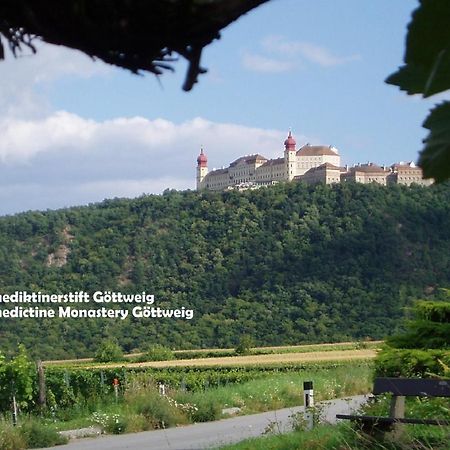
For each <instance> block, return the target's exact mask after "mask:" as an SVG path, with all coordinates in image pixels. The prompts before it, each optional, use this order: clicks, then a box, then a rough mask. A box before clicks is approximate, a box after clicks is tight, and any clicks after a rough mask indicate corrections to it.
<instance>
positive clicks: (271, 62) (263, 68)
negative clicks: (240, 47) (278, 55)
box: [242, 52, 296, 73]
mask: <svg viewBox="0 0 450 450" xmlns="http://www.w3.org/2000/svg"><path fill="white" fill-rule="evenodd" d="M242 64H243V66H244V67H245V68H246V69H249V70H253V71H255V72H266V73H282V72H290V71H292V70H294V69H295V68H296V64H295V63H292V62H291V61H283V60H280V59H275V58H268V57H266V56H261V55H256V54H253V53H248V52H245V53H243V55H242Z"/></svg>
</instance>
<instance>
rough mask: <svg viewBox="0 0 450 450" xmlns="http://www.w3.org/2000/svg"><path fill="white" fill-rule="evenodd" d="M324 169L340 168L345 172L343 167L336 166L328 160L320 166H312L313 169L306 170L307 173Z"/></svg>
mask: <svg viewBox="0 0 450 450" xmlns="http://www.w3.org/2000/svg"><path fill="white" fill-rule="evenodd" d="M323 169H331V170H339V171H340V172H343V171H344V170H345V169H343V168H342V167H338V166H335V165H334V164H331V163H329V162H326V163H323V164H321V165H320V166H317V167H312V168H311V169H309V170H307V171H306V172H305V174H307V173H313V172H317V171H319V170H323Z"/></svg>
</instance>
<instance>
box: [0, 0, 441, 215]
mask: <svg viewBox="0 0 450 450" xmlns="http://www.w3.org/2000/svg"><path fill="white" fill-rule="evenodd" d="M417 4H418V2H417V0H378V1H376V2H369V1H361V0H315V1H312V0H272V1H270V2H269V3H268V4H266V5H263V6H261V7H259V8H257V9H255V10H254V11H252V12H250V13H249V14H248V15H246V16H244V17H242V18H241V19H240V20H238V21H237V22H236V23H234V24H232V25H230V26H229V27H228V28H226V29H225V30H223V32H222V38H221V39H220V40H218V41H215V42H214V43H212V44H211V45H210V46H208V47H207V48H206V49H205V51H204V53H203V57H202V64H203V65H204V66H205V67H206V68H208V73H207V74H206V75H203V76H201V77H200V82H199V83H198V84H197V85H195V87H194V89H193V91H191V92H190V93H185V92H183V91H182V89H181V86H182V83H183V79H184V74H185V70H186V64H185V62H184V61H182V60H180V61H179V62H177V63H176V64H175V69H176V72H175V73H174V74H172V73H167V74H165V75H163V76H162V77H161V78H160V79H159V80H158V79H156V77H154V76H153V75H151V74H149V75H145V76H142V77H139V76H135V75H132V74H130V73H128V72H126V71H123V70H119V69H115V68H112V67H111V66H107V65H105V64H103V63H101V62H99V61H95V62H94V61H92V60H90V59H89V58H87V57H86V56H84V55H82V54H80V53H79V52H75V51H72V50H68V49H64V48H61V47H54V46H48V45H41V46H40V50H39V52H38V55H36V56H23V57H21V58H20V59H17V60H15V59H14V58H13V57H12V56H11V55H7V60H6V61H2V62H0V77H1V79H2V84H1V86H0V113H1V114H0V134H1V136H2V138H1V139H0V214H11V213H15V212H19V211H24V210H28V209H47V208H51V209H54V208H59V207H64V206H70V205H79V204H87V203H90V202H95V201H101V200H103V199H104V198H111V197H133V196H138V195H141V194H142V193H159V192H162V191H163V190H164V189H166V188H175V189H188V188H193V187H194V185H195V159H196V157H197V154H198V152H199V148H200V146H201V145H203V146H204V148H205V151H206V153H207V155H208V158H209V167H210V168H211V169H212V168H217V167H221V166H226V165H228V164H229V162H231V161H232V160H233V159H234V158H236V157H238V156H240V155H243V154H250V153H256V152H258V153H262V154H263V155H265V156H267V157H276V156H279V155H281V153H282V151H283V140H284V138H285V136H286V135H287V132H288V129H289V128H292V131H293V134H294V136H295V138H296V140H297V144H298V145H302V144H304V143H306V142H311V143H317V144H324V145H334V146H335V147H337V148H338V149H339V151H340V154H341V157H342V162H343V163H344V164H346V163H347V164H354V163H357V162H367V161H373V162H377V163H379V164H392V163H394V162H397V161H400V160H408V161H410V160H417V156H418V151H419V150H420V148H421V141H422V139H423V138H424V137H425V134H426V133H425V130H424V129H423V128H422V127H421V124H422V122H423V120H424V118H425V116H426V114H427V111H428V110H429V109H430V107H431V106H432V105H433V103H434V102H435V101H436V99H433V98H432V99H431V101H430V100H427V101H424V100H422V99H420V98H416V97H408V96H406V95H405V94H404V93H402V92H400V91H399V90H398V89H397V88H395V87H393V86H388V85H386V84H385V83H384V79H385V78H386V77H387V76H388V75H389V74H390V73H392V72H393V71H395V70H396V68H397V67H398V66H399V65H400V64H401V63H402V58H403V52H404V40H405V35H406V26H407V23H408V22H409V20H410V15H411V12H412V10H413V9H414V8H415V7H417Z"/></svg>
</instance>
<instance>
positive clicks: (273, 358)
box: [91, 349, 376, 369]
mask: <svg viewBox="0 0 450 450" xmlns="http://www.w3.org/2000/svg"><path fill="white" fill-rule="evenodd" d="M375 355H376V350H372V349H363V350H335V351H325V352H324V351H317V352H309V353H280V354H276V353H274V354H268V355H246V356H227V357H219V358H196V359H182V360H171V361H149V362H143V363H124V362H121V363H106V364H93V365H92V366H91V367H93V368H105V369H111V368H114V367H126V368H130V369H131V368H136V367H217V366H220V367H224V366H225V367H229V366H254V365H269V364H280V363H285V364H293V363H307V362H323V361H354V360H363V359H372V358H374V357H375Z"/></svg>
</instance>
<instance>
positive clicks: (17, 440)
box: [0, 421, 26, 450]
mask: <svg viewBox="0 0 450 450" xmlns="http://www.w3.org/2000/svg"><path fill="white" fill-rule="evenodd" d="M24 448H26V442H25V439H24V438H23V436H22V435H21V433H20V428H19V427H13V426H12V424H11V423H6V422H3V421H2V422H0V450H23V449H24Z"/></svg>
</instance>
